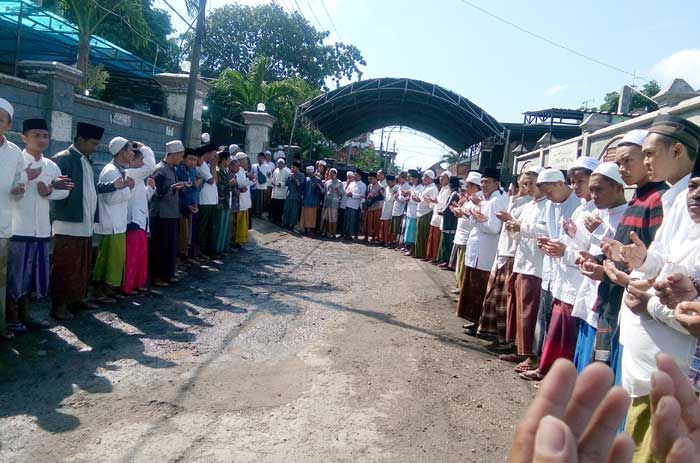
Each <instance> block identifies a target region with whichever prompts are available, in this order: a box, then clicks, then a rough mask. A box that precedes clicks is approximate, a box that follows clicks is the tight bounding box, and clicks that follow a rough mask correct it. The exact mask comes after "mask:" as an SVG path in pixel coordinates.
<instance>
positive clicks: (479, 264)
mask: <svg viewBox="0 0 700 463" xmlns="http://www.w3.org/2000/svg"><path fill="white" fill-rule="evenodd" d="M478 206H479V207H480V208H481V213H482V214H483V215H485V216H486V221H485V222H477V221H476V219H474V218H473V217H472V218H471V221H472V223H473V224H474V228H472V231H471V232H469V240H467V252H466V254H465V255H464V265H465V266H466V267H470V268H475V269H477V270H483V271H486V272H489V271H491V267H492V266H493V261H494V259H496V250H497V249H498V237H499V236H500V234H501V226H502V225H503V222H501V220H500V219H499V218H498V217H496V212H497V211H502V210H504V209H505V208H506V207H507V206H508V195H506V194H505V193H503V192H502V191H501V190H496V191H494V192H493V193H491V195H490V196H489V197H488V198H487V199H484V200H482V201H481V202H480V203H479V205H478Z"/></svg>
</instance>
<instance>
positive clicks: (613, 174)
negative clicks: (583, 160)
mask: <svg viewBox="0 0 700 463" xmlns="http://www.w3.org/2000/svg"><path fill="white" fill-rule="evenodd" d="M593 173H594V174H600V175H605V176H606V177H608V178H609V179H610V180H614V181H615V182H617V183H619V184H620V185H623V186H624V185H625V182H624V181H623V180H622V176H621V175H620V169H619V168H618V167H617V164H615V163H614V162H601V163H600V165H599V166H598V167H596V169H595V170H594V171H593Z"/></svg>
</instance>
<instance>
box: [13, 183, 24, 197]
mask: <svg viewBox="0 0 700 463" xmlns="http://www.w3.org/2000/svg"><path fill="white" fill-rule="evenodd" d="M10 194H11V195H13V196H22V195H23V194H24V183H17V184H16V185H15V186H13V187H12V188H11V189H10Z"/></svg>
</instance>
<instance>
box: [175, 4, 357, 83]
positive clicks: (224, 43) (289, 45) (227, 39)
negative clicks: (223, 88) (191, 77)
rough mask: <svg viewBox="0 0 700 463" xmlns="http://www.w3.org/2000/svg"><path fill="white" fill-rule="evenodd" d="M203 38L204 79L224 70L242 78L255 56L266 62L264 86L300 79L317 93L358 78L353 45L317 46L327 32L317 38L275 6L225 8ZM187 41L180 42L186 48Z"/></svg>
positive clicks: (310, 29) (210, 20)
mask: <svg viewBox="0 0 700 463" xmlns="http://www.w3.org/2000/svg"><path fill="white" fill-rule="evenodd" d="M206 28H207V34H206V37H205V38H204V42H203V44H202V68H201V72H202V75H204V76H209V77H216V76H217V75H219V73H221V72H223V71H224V70H226V69H233V70H236V71H238V72H239V73H240V74H241V75H243V76H247V74H248V73H250V72H251V71H252V70H253V68H254V65H255V57H256V56H265V57H267V58H268V59H269V62H268V66H267V68H266V75H265V78H266V79H267V80H270V81H273V80H284V79H290V78H298V79H303V80H305V81H306V82H309V83H310V84H311V85H313V86H316V87H318V88H322V87H323V86H324V84H325V81H326V79H334V80H335V81H336V82H339V81H340V80H341V79H344V78H347V79H352V78H353V77H354V76H358V78H359V77H361V75H362V72H361V71H360V69H359V66H362V65H365V64H366V63H365V61H364V59H363V58H362V54H361V53H360V51H359V50H358V49H357V48H356V47H355V46H353V45H346V44H343V43H339V42H338V43H335V44H334V45H326V44H324V43H323V41H324V40H325V39H326V37H328V35H329V33H328V32H319V31H317V30H316V29H315V28H314V27H313V26H312V25H311V24H309V22H308V21H306V19H304V17H303V16H301V15H300V14H299V13H297V12H294V13H287V12H286V11H285V10H284V9H283V8H282V7H280V6H279V5H276V4H267V5H259V6H244V5H238V4H233V5H226V6H224V7H221V8H217V9H215V10H213V11H211V12H210V13H209V15H208V17H207V26H206ZM192 39H193V37H192V34H191V33H190V34H189V35H188V36H187V37H186V42H187V44H186V46H187V47H188V48H189V43H190V42H191V41H192Z"/></svg>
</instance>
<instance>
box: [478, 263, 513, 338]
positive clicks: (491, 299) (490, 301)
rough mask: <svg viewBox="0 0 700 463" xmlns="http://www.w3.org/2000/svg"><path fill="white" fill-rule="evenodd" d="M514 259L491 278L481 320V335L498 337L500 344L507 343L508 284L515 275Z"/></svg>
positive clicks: (493, 273)
mask: <svg viewBox="0 0 700 463" xmlns="http://www.w3.org/2000/svg"><path fill="white" fill-rule="evenodd" d="M513 262H515V258H514V257H508V258H506V262H505V263H504V264H503V267H501V268H496V270H494V271H493V272H491V275H490V276H489V283H488V287H487V288H486V296H485V297H484V307H483V312H482V313H481V320H479V333H483V334H492V335H496V336H498V340H499V341H500V342H505V341H506V317H507V313H508V291H507V287H506V285H507V282H508V278H510V275H511V273H513Z"/></svg>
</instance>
